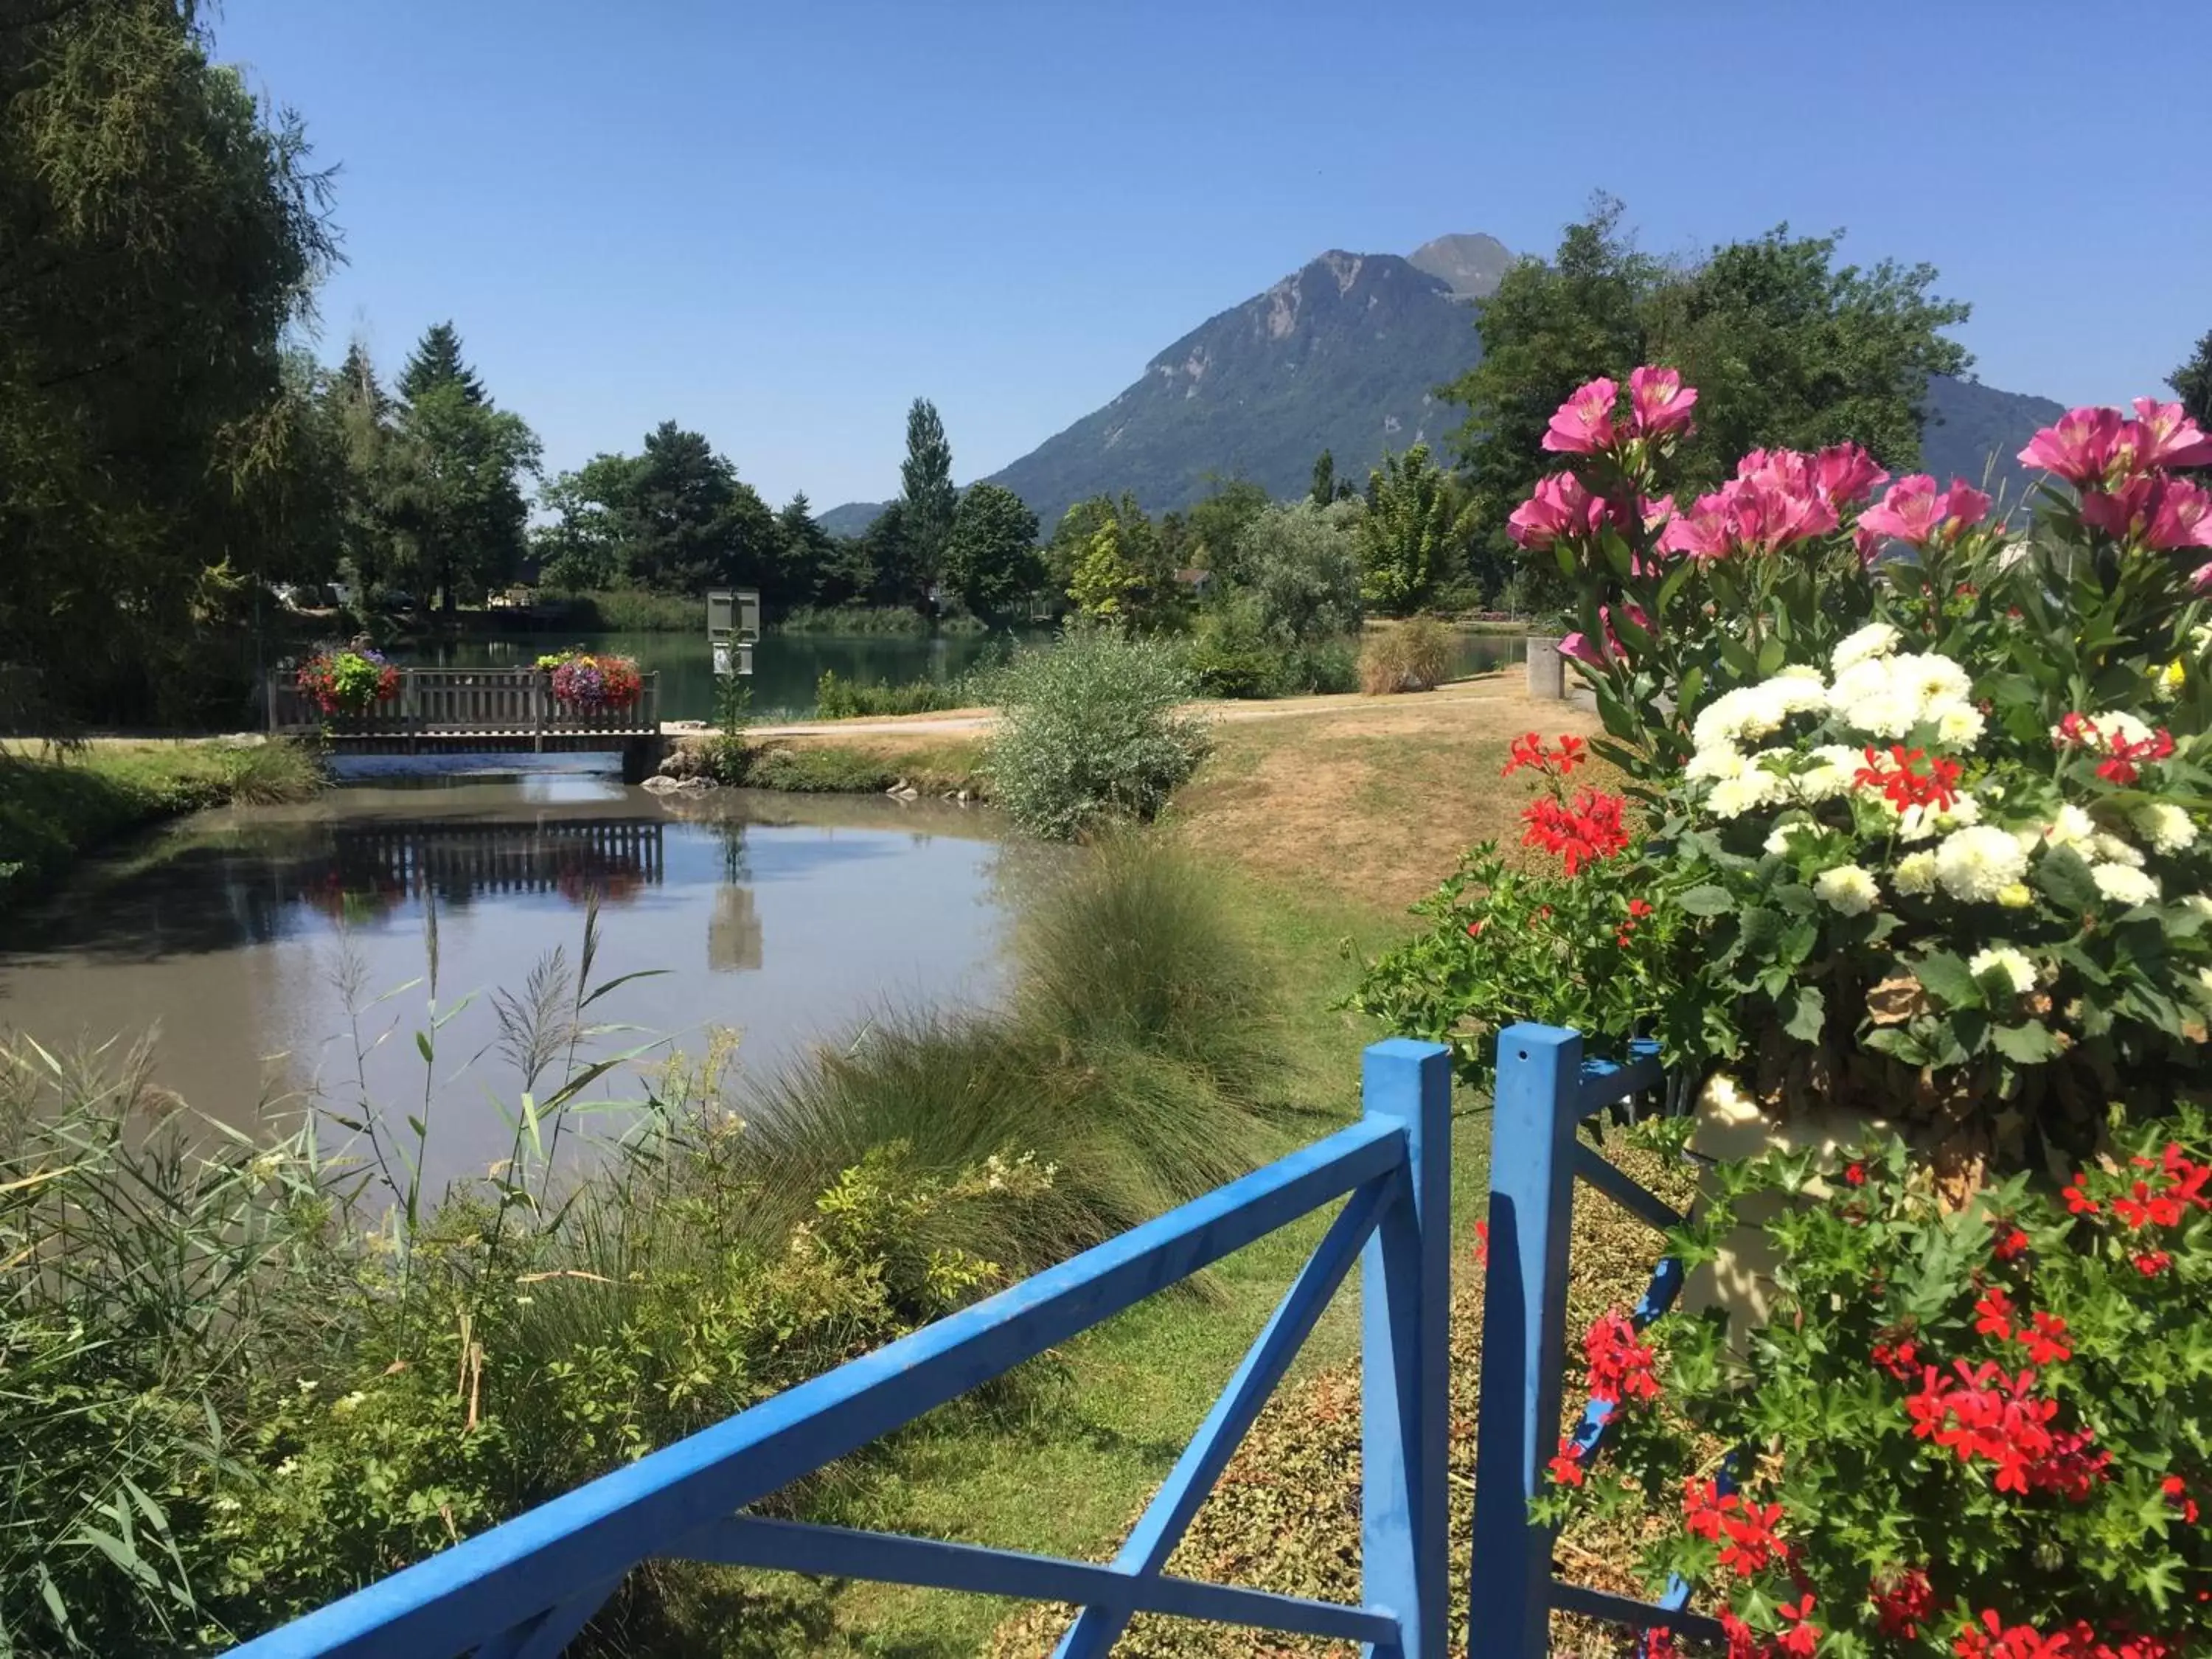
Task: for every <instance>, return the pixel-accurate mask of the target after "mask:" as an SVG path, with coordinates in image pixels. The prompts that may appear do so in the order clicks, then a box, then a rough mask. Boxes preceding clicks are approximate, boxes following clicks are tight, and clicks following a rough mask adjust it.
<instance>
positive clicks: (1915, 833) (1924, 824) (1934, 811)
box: [1883, 795, 1982, 842]
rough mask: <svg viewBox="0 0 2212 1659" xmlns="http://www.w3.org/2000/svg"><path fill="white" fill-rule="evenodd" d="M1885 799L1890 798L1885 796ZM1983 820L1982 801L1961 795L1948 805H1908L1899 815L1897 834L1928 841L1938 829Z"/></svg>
mask: <svg viewBox="0 0 2212 1659" xmlns="http://www.w3.org/2000/svg"><path fill="white" fill-rule="evenodd" d="M1883 799H1888V798H1887V796H1885V797H1883ZM1981 821H1982V809H1981V805H1980V803H1979V802H1978V801H1976V800H1975V799H1974V798H1973V797H1972V795H1961V796H1960V797H1959V798H1958V799H1956V800H1954V801H1953V802H1952V803H1951V804H1950V805H1948V807H1935V806H1908V807H1906V808H1905V810H1904V811H1903V812H1901V813H1900V814H1899V816H1898V820H1897V835H1898V839H1899V840H1900V841H1905V842H1918V841H1926V840H1927V839H1928V838H1929V836H1933V835H1935V834H1936V832H1937V831H1938V830H1945V829H1965V828H1966V826H1967V825H1968V824H1970V823H1980V822H1981Z"/></svg>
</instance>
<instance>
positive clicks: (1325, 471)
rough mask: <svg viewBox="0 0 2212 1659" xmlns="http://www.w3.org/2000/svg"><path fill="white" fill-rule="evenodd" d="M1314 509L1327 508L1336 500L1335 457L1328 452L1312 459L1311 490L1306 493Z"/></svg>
mask: <svg viewBox="0 0 2212 1659" xmlns="http://www.w3.org/2000/svg"><path fill="white" fill-rule="evenodd" d="M1308 493H1309V494H1310V496H1311V497H1312V500H1313V504H1314V505H1315V506H1316V507H1327V506H1328V504H1329V503H1330V502H1331V501H1334V500H1335V499H1336V456H1335V455H1334V453H1332V452H1331V451H1328V450H1326V449H1324V450H1322V453H1320V454H1319V455H1317V456H1316V457H1315V458H1314V468H1313V489H1311V490H1310V491H1309V492H1308Z"/></svg>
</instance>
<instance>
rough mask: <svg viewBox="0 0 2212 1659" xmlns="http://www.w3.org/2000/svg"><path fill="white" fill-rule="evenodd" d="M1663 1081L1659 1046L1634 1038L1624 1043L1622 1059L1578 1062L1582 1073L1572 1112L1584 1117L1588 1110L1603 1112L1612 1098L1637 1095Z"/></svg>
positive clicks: (1623, 1098)
mask: <svg viewBox="0 0 2212 1659" xmlns="http://www.w3.org/2000/svg"><path fill="white" fill-rule="evenodd" d="M1666 1080H1667V1072H1666V1068H1665V1067H1664V1066H1662V1065H1661V1064H1660V1063H1659V1045H1658V1044H1657V1043H1656V1042H1646V1041H1644V1040H1642V1039H1640V1038H1639V1039H1638V1040H1637V1041H1636V1042H1631V1043H1630V1044H1629V1045H1628V1059H1627V1060H1626V1061H1621V1060H1584V1061H1583V1065H1582V1076H1581V1078H1580V1079H1579V1081H1578V1083H1577V1087H1576V1091H1575V1094H1574V1097H1573V1099H1574V1103H1575V1115H1576V1116H1577V1117H1588V1116H1589V1115H1590V1114H1591V1113H1592V1112H1601V1111H1603V1110H1604V1109H1606V1108H1607V1107H1608V1106H1610V1105H1612V1104H1613V1103H1614V1102H1616V1101H1621V1100H1626V1099H1627V1098H1628V1097H1629V1096H1631V1095H1640V1094H1642V1093H1643V1092H1644V1091H1645V1090H1646V1089H1656V1088H1657V1087H1658V1086H1659V1085H1661V1084H1662V1083H1664V1082H1665V1081H1666Z"/></svg>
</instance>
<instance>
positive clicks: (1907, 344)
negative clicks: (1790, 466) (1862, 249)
mask: <svg viewBox="0 0 2212 1659" xmlns="http://www.w3.org/2000/svg"><path fill="white" fill-rule="evenodd" d="M1621 212H1622V210H1621V206H1620V203H1619V202H1617V201H1614V200H1613V199H1612V198H1611V197H1605V196H1599V197H1596V198H1595V199H1594V201H1593V203H1592V204H1591V211H1590V213H1589V216H1588V218H1587V219H1586V220H1585V221H1584V222H1582V223H1579V224H1574V225H1570V226H1568V227H1567V228H1566V230H1565V234H1563V235H1562V237H1561V239H1560V242H1559V250H1558V252H1556V253H1555V254H1554V256H1553V258H1552V259H1551V260H1550V261H1549V262H1545V261H1541V260H1537V259H1523V260H1522V261H1521V263H1520V264H1517V265H1516V266H1515V267H1514V268H1513V270H1510V271H1508V272H1507V273H1506V275H1505V277H1504V280H1503V282H1501V283H1500V284H1499V286H1498V291H1497V292H1496V293H1495V294H1493V295H1492V296H1491V297H1490V298H1489V299H1488V300H1486V301H1484V302H1483V304H1482V306H1481V308H1480V311H1479V312H1478V313H1477V314H1476V328H1477V330H1478V331H1479V332H1480V335H1481V338H1482V347H1483V359H1482V361H1481V362H1480V363H1478V364H1477V365H1476V366H1475V367H1474V368H1472V369H1470V370H1469V371H1468V373H1467V374H1464V375H1462V376H1461V377H1460V378H1459V379H1458V380H1455V381H1453V382H1452V383H1451V384H1450V385H1449V386H1445V387H1443V395H1444V396H1445V397H1446V398H1450V399H1453V400H1454V401H1456V402H1458V403H1461V404H1465V405H1466V407H1467V410H1468V418H1467V421H1466V423H1465V424H1464V425H1463V426H1462V428H1460V431H1459V432H1458V434H1457V435H1456V440H1455V441H1456V445H1457V447H1458V450H1459V454H1460V458H1461V460H1462V464H1463V465H1464V467H1465V469H1466V474H1467V477H1468V485H1469V489H1470V494H1471V497H1472V501H1473V506H1474V514H1475V519H1476V521H1477V523H1478V524H1479V525H1480V527H1481V532H1482V540H1481V542H1480V544H1479V546H1478V550H1477V556H1476V568H1475V574H1476V576H1477V578H1478V580H1482V581H1483V582H1484V583H1485V584H1486V586H1487V585H1494V584H1495V583H1496V582H1497V581H1498V580H1499V578H1500V577H1502V575H1503V574H1504V572H1506V571H1507V570H1510V569H1511V568H1513V566H1514V565H1515V563H1516V562H1517V553H1516V550H1515V549H1514V548H1513V547H1512V545H1511V544H1510V542H1509V541H1508V540H1507V538H1506V536H1505V529H1504V526H1505V520H1506V517H1507V515H1508V514H1510V513H1511V512H1512V511H1513V509H1514V507H1516V506H1518V505H1519V504H1520V502H1521V501H1522V500H1523V499H1524V498H1525V497H1526V496H1527V495H1528V491H1529V489H1531V488H1532V487H1533V486H1534V483H1535V482H1536V480H1537V479H1538V478H1540V477H1542V476H1544V475H1545V474H1546V473H1547V472H1549V471H1553V463H1554V458H1553V457H1552V456H1550V455H1548V454H1547V453H1545V452H1544V450H1543V448H1542V447H1541V440H1542V438H1543V435H1544V431H1545V428H1546V427H1547V425H1548V423H1549V422H1550V420H1551V417H1552V413H1553V410H1556V409H1557V408H1558V407H1559V404H1561V403H1563V402H1565V399H1566V398H1567V396H1568V394H1569V393H1571V392H1573V391H1574V389H1575V388H1576V387H1577V386H1580V385H1581V384H1582V383H1583V381H1585V380H1590V379H1592V378H1594V377H1595V376H1598V375H1607V376H1610V377H1612V378H1613V380H1617V381H1621V382H1623V383H1625V382H1626V379H1627V375H1628V372H1629V371H1630V370H1631V369H1632V368H1635V367H1637V366H1638V364H1640V363H1666V364H1670V365H1672V366H1673V367H1674V368H1680V370H1681V371H1682V374H1683V377H1684V378H1685V379H1686V380H1688V381H1689V382H1690V383H1691V384H1692V385H1693V386H1696V387H1697V388H1698V391H1699V401H1698V411H1697V415H1698V428H1699V429H1698V432H1697V434H1696V435H1695V436H1694V437H1693V438H1692V440H1691V441H1690V442H1689V443H1688V444H1687V445H1686V446H1685V447H1684V448H1683V450H1682V451H1681V453H1680V471H1681V473H1682V476H1683V477H1684V479H1685V482H1686V484H1687V485H1688V486H1689V487H1692V488H1697V487H1705V486H1710V485H1711V484H1712V483H1717V482H1718V481H1719V479H1720V478H1721V477H1723V476H1725V474H1726V472H1727V471H1728V469H1729V468H1730V467H1732V466H1733V465H1735V459H1736V458H1737V457H1738V456H1739V455H1741V453H1743V452H1745V451H1746V450H1747V449H1753V448H1759V447H1774V446H1777V445H1780V446H1784V447H1790V448H1799V449H1805V448H1818V447H1820V446H1822V445H1825V444H1830V443H1835V442H1838V441H1842V440H1844V439H1850V440H1852V441H1856V442H1858V443H1862V444H1863V445H1865V446H1866V447H1868V448H1869V450H1871V451H1872V452H1873V453H1874V454H1875V456H1876V457H1877V458H1878V459H1880V460H1881V462H1882V464H1883V465H1885V466H1887V467H1888V468H1889V469H1890V470H1891V471H1893V472H1899V471H1911V469H1912V468H1914V467H1915V466H1917V465H1918V464H1919V460H1920V434H1921V430H1922V428H1923V424H1924V420H1925V417H1924V414H1923V408H1924V404H1925V403H1926V398H1927V388H1928V377H1929V375H1931V374H1960V373H1962V372H1964V371H1965V369H1966V368H1967V367H1968V366H1969V364H1970V363H1971V362H1972V359H1971V358H1970V357H1969V356H1967V354H1966V350H1965V349H1964V348H1962V347H1960V345H1958V344H1957V343H1955V342H1954V341H1951V340H1948V339H1945V338H1943V337H1942V334H1941V333H1940V331H1941V330H1942V329H1945V328H1948V327H1951V326H1953V325H1955V324H1958V323H1960V322H1963V321H1964V320H1965V319H1966V314H1967V307H1966V306H1964V305H1962V304H1959V303H1956V302H1954V301H1948V300H1943V299H1940V298H1937V297H1936V296H1935V295H1934V294H1933V292H1932V289H1933V287H1934V284H1935V283H1936V271H1935V270H1934V269H1933V268H1932V267H1930V266H1928V265H1924V264H1922V265H1911V266H1902V265H1899V264H1895V263H1893V262H1892V261H1887V260H1885V261H1883V262H1881V264H1876V265H1875V266H1873V267H1872V268H1870V269H1866V268H1861V267H1858V266H1855V265H1844V266H1840V267H1838V265H1837V264H1836V263H1835V257H1836V253H1837V250H1838V246H1839V238H1838V237H1837V236H1833V235H1831V236H1819V237H1792V236H1791V235H1790V231H1789V228H1788V227H1787V226H1786V225H1785V226H1781V227H1778V228H1776V229H1774V230H1772V231H1771V232H1769V233H1768V234H1766V235H1765V236H1763V237H1760V238H1758V239H1756V240H1752V241H1747V242H1736V243H1732V244H1729V246H1724V247H1719V248H1716V249H1714V250H1713V251H1712V252H1711V253H1709V254H1708V255H1706V256H1705V258H1702V259H1699V260H1695V261H1692V262H1686V263H1683V264H1668V263H1666V262H1663V261H1662V260H1659V259H1656V258H1652V257H1651V256H1650V255H1649V254H1646V253H1644V252H1641V251H1639V250H1638V248H1637V246H1636V245H1635V241H1634V239H1633V238H1632V237H1631V236H1630V235H1628V234H1626V232H1625V231H1624V230H1623V229H1622V228H1621V223H1620V220H1621ZM1524 574H1525V575H1527V576H1528V578H1530V579H1531V580H1532V583H1533V585H1534V586H1535V587H1537V588H1539V589H1541V590H1542V591H1541V592H1539V593H1538V594H1537V595H1536V597H1538V598H1539V599H1543V598H1548V597H1556V592H1555V589H1556V585H1557V583H1558V580H1559V578H1558V574H1557V572H1556V570H1554V569H1553V568H1552V567H1551V565H1550V564H1549V562H1547V561H1540V562H1532V563H1530V564H1529V565H1528V567H1527V569H1526V571H1525V572H1524Z"/></svg>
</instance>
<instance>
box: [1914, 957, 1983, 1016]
mask: <svg viewBox="0 0 2212 1659" xmlns="http://www.w3.org/2000/svg"><path fill="white" fill-rule="evenodd" d="M1906 965H1907V966H1908V967H1910V968H1911V969H1912V976H1913V977H1914V978H1915V979H1917V980H1918V981H1920V984H1921V987H1922V988H1923V990H1925V991H1926V992H1927V993H1928V994H1929V996H1931V997H1933V998H1935V999H1936V1001H1938V1002H1940V1003H1942V1005H1943V1006H1945V1007H1947V1008H1978V1007H1980V1006H1982V987H1980V986H1979V985H1978V984H1976V983H1975V981H1974V976H1973V975H1972V974H1970V973H1968V972H1967V971H1966V963H1963V962H1961V961H1960V959H1959V958H1958V957H1955V956H1954V955H1952V954H1951V952H1950V951H1929V953H1928V954H1927V955H1926V956H1924V957H1920V958H1919V959H1918V960H1917V961H1912V962H1908V963H1906Z"/></svg>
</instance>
